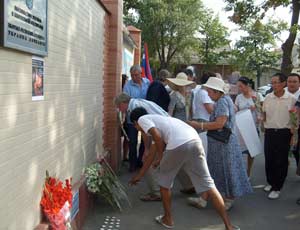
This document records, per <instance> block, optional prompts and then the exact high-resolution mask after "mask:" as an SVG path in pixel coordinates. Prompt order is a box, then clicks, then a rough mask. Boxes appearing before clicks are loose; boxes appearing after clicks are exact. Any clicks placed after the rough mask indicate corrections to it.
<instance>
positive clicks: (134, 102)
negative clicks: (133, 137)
mask: <svg viewBox="0 0 300 230" xmlns="http://www.w3.org/2000/svg"><path fill="white" fill-rule="evenodd" d="M138 107H143V108H144V109H146V111H147V113H148V114H158V115H162V116H165V117H168V116H169V114H168V113H167V112H166V111H165V110H163V109H162V108H161V107H160V106H159V105H157V104H155V103H154V102H152V101H147V100H145V99H140V98H136V99H134V98H132V99H130V101H129V104H128V108H127V115H128V116H127V123H129V124H131V121H130V118H129V117H130V113H131V112H132V110H134V109H135V108H138Z"/></svg>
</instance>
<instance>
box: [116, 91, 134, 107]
mask: <svg viewBox="0 0 300 230" xmlns="http://www.w3.org/2000/svg"><path fill="white" fill-rule="evenodd" d="M130 99H131V97H130V96H129V95H127V94H126V93H121V94H119V95H118V96H116V97H115V99H114V104H115V105H116V106H119V105H120V104H121V103H129V101H130Z"/></svg>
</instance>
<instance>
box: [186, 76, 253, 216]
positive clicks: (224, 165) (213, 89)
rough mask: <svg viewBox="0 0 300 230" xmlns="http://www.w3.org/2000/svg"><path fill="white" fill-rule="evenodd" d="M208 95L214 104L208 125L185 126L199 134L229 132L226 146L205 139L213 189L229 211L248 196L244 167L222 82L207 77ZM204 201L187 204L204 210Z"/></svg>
mask: <svg viewBox="0 0 300 230" xmlns="http://www.w3.org/2000/svg"><path fill="white" fill-rule="evenodd" d="M204 87H205V88H206V90H207V92H208V95H209V96H210V97H211V99H212V100H214V101H215V107H214V111H213V112H212V114H211V117H210V122H206V123H203V122H196V121H191V122H188V123H189V124H190V125H191V126H193V127H194V128H200V129H203V130H221V129H223V128H224V127H225V128H229V129H230V130H231V134H230V137H229V140H228V142H227V143H224V142H222V141H219V140H216V139H215V137H211V136H209V135H208V153H207V163H208V167H209V171H210V173H211V176H212V177H213V179H214V181H215V184H216V187H217V189H218V190H219V192H220V193H221V194H222V196H223V198H224V202H225V207H226V209H227V210H229V209H230V208H231V207H232V206H233V202H234V199H235V198H236V197H241V196H243V195H245V194H247V193H250V192H252V188H251V185H250V183H249V181H248V176H247V172H246V169H245V166H244V162H243V158H242V153H241V150H240V147H239V141H238V138H237V135H236V132H235V130H234V123H235V109H234V104H233V102H232V100H231V98H230V97H229V96H227V95H225V93H226V91H227V85H226V84H225V82H224V81H223V80H222V79H218V78H215V77H211V78H209V79H208V81H207V83H206V84H205V85H204ZM206 200H207V197H206V196H205V194H203V195H202V198H198V200H197V198H190V199H189V203H190V204H192V205H194V206H197V207H205V206H206Z"/></svg>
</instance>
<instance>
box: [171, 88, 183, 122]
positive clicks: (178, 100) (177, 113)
mask: <svg viewBox="0 0 300 230" xmlns="http://www.w3.org/2000/svg"><path fill="white" fill-rule="evenodd" d="M170 99H171V100H170V104H169V111H170V110H172V111H173V114H172V116H173V117H175V118H178V119H180V120H182V121H186V118H187V115H186V107H185V106H186V99H185V97H184V96H182V95H181V94H180V93H179V92H178V91H172V92H171V94H170Z"/></svg>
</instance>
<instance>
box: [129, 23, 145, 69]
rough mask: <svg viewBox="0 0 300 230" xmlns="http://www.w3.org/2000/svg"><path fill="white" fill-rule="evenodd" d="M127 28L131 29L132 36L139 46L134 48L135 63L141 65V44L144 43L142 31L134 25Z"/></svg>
mask: <svg viewBox="0 0 300 230" xmlns="http://www.w3.org/2000/svg"><path fill="white" fill-rule="evenodd" d="M127 30H128V31H129V34H130V36H131V37H132V39H133V40H134V42H135V44H136V45H137V48H135V49H134V60H133V63H134V65H140V63H141V44H142V31H141V30H139V29H137V28H136V27H134V26H128V27H127Z"/></svg>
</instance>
